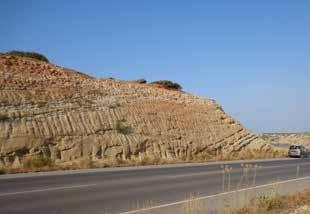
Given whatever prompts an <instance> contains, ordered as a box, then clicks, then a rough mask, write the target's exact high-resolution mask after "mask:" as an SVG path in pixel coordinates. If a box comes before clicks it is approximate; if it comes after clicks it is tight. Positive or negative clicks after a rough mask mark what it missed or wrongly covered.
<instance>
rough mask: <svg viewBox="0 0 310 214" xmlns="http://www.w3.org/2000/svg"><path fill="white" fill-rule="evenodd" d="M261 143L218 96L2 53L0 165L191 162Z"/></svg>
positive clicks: (264, 145)
mask: <svg viewBox="0 0 310 214" xmlns="http://www.w3.org/2000/svg"><path fill="white" fill-rule="evenodd" d="M259 142H260V139H258V137H257V136H256V135H255V134H253V133H251V132H250V131H248V130H247V129H245V128H244V127H242V126H241V125H240V124H239V123H238V122H237V121H235V120H234V119H233V118H232V117H230V116H229V115H227V114H226V113H225V112H224V111H223V110H222V108H221V107H220V106H219V105H217V104H216V103H215V102H214V101H212V100H209V99H206V98H200V97H196V96H193V95H190V94H188V93H185V92H179V91H172V90H167V89H163V88H157V87H154V86H150V85H147V84H138V83H133V82H126V81H116V80H112V79H97V78H92V77H89V76H87V75H85V74H82V73H79V72H76V71H73V70H70V69H65V68H62V67H59V66H56V65H52V64H48V63H45V62H39V61H34V60H31V59H27V58H20V57H14V56H8V55H0V166H1V165H2V166H11V165H12V164H13V165H18V164H19V163H20V162H22V160H23V159H24V158H25V157H27V156H34V155H37V154H43V155H46V156H48V157H51V158H52V159H53V160H55V161H59V162H72V161H74V160H78V159H82V158H89V159H91V160H98V161H105V160H116V159H118V160H128V159H135V158H141V157H144V156H147V157H152V158H160V159H168V160H190V159H192V158H194V157H195V156H199V155H209V156H212V155H213V156H214V155H216V154H219V153H223V152H239V151H241V150H243V149H245V148H249V147H255V148H256V149H266V148H267V147H268V145H266V144H264V143H259ZM268 148H269V147H268Z"/></svg>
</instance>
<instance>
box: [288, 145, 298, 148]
mask: <svg viewBox="0 0 310 214" xmlns="http://www.w3.org/2000/svg"><path fill="white" fill-rule="evenodd" d="M290 149H299V146H295V145H293V146H290Z"/></svg>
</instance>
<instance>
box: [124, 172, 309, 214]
mask: <svg viewBox="0 0 310 214" xmlns="http://www.w3.org/2000/svg"><path fill="white" fill-rule="evenodd" d="M306 179H310V176H307V177H303V178H296V179H290V180H285V181H278V182H275V183H269V184H263V185H259V186H255V187H249V188H244V189H239V190H233V191H229V192H222V193H218V194H214V195H207V196H202V197H198V198H195V199H191V200H194V201H199V200H204V199H208V198H213V197H219V196H223V195H228V194H232V193H240V192H245V191H247V190H251V189H258V188H264V187H268V186H274V185H278V184H285V183H289V182H294V181H301V180H306ZM189 201H190V200H183V201H177V202H173V203H168V204H161V205H158V206H153V207H149V208H144V209H138V210H132V211H127V212H122V213H120V214H134V213H139V212H143V211H150V210H154V209H160V208H164V207H169V206H173V205H179V204H183V203H186V202H189Z"/></svg>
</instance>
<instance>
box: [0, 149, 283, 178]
mask: <svg viewBox="0 0 310 214" xmlns="http://www.w3.org/2000/svg"><path fill="white" fill-rule="evenodd" d="M276 157H287V150H275V149H272V150H270V151H268V152H262V151H249V150H248V151H244V152H239V153H218V154H216V155H211V154H209V153H205V154H202V155H198V156H196V157H194V158H192V159H186V158H184V157H183V158H179V159H161V158H159V157H150V156H146V155H141V156H138V157H137V158H133V159H127V160H123V159H121V158H116V159H113V160H109V159H108V160H96V161H93V160H90V159H89V158H83V159H81V160H76V161H74V162H71V163H70V164H68V163H59V164H56V163H54V162H53V161H52V160H48V161H47V160H45V161H47V162H46V163H40V162H44V160H43V159H44V158H42V157H39V160H37V159H38V157H32V158H26V159H24V160H23V161H22V162H23V164H22V165H21V166H20V167H19V168H12V167H6V168H0V174H11V173H25V172H39V171H53V170H71V169H72V170H74V169H86V168H106V167H126V166H146V165H163V164H181V163H204V162H214V161H228V160H251V159H252V160H253V159H263V158H276ZM36 162H38V163H36Z"/></svg>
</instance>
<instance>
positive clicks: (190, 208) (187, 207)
mask: <svg viewBox="0 0 310 214" xmlns="http://www.w3.org/2000/svg"><path fill="white" fill-rule="evenodd" d="M181 213H182V214H203V213H206V212H205V210H204V207H203V206H202V202H201V200H199V199H198V198H197V197H196V196H195V195H193V194H190V196H189V198H188V199H187V200H186V201H185V202H184V203H183V204H182V207H181Z"/></svg>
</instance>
